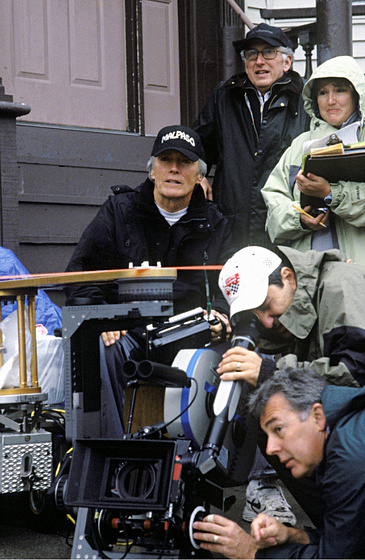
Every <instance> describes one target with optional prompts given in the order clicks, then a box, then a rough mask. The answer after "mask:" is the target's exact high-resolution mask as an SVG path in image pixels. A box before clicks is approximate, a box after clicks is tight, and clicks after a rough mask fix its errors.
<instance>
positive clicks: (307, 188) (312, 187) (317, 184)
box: [296, 170, 331, 198]
mask: <svg viewBox="0 0 365 560" xmlns="http://www.w3.org/2000/svg"><path fill="white" fill-rule="evenodd" d="M296 182H297V185H298V189H299V190H300V192H302V193H303V194H307V195H309V196H318V198H325V197H326V196H327V195H329V194H330V192H331V186H330V184H329V182H328V181H326V179H323V177H318V175H313V173H308V175H307V176H305V175H304V174H303V171H302V170H300V171H299V172H298V174H297V176H296Z"/></svg>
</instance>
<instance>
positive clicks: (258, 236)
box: [192, 70, 309, 248]
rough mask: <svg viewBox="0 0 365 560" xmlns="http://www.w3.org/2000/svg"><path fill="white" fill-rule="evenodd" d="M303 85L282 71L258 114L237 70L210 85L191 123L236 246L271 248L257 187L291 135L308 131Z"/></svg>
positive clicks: (256, 104)
mask: <svg viewBox="0 0 365 560" xmlns="http://www.w3.org/2000/svg"><path fill="white" fill-rule="evenodd" d="M302 88H303V80H302V78H301V77H300V76H299V74H298V73H297V72H294V71H293V70H289V71H288V72H286V73H285V74H284V76H282V77H281V78H280V79H279V80H277V81H276V82H275V83H274V85H273V86H272V89H271V95H270V98H269V100H268V101H267V102H266V103H265V106H264V110H263V114H262V116H261V118H260V107H259V101H258V98H257V90H256V88H255V87H254V86H253V85H252V83H251V82H250V80H249V79H248V77H247V74H246V73H241V74H237V75H235V76H232V77H231V78H230V79H229V80H228V81H227V82H225V83H224V84H220V85H219V86H218V87H217V88H216V89H215V90H214V92H213V94H212V95H211V97H210V98H209V100H208V102H207V104H206V105H205V107H204V108H203V109H202V111H201V113H200V114H199V116H198V118H197V120H196V121H195V123H194V124H193V126H192V128H194V129H195V130H196V131H197V132H198V133H199V135H200V137H201V139H202V143H203V146H204V149H205V153H206V159H207V163H208V167H209V168H210V167H211V166H212V165H216V171H215V176H214V181H213V197H214V201H215V202H216V203H217V204H218V206H219V208H220V209H221V210H222V212H223V214H224V215H225V216H226V217H227V218H228V219H229V221H230V223H231V226H232V231H233V235H234V239H235V244H236V245H237V246H238V247H244V246H246V245H263V246H265V247H268V248H271V247H272V244H271V242H270V240H269V237H268V235H267V234H266V233H265V220H266V206H265V202H264V200H263V198H262V195H261V189H262V187H263V186H264V184H265V182H266V179H267V178H268V176H269V174H270V172H271V171H272V169H273V168H274V167H275V165H276V164H277V162H278V161H279V159H280V156H281V155H282V153H283V152H284V151H285V150H286V148H287V147H288V146H290V144H291V142H292V140H293V139H294V138H295V137H296V136H298V135H299V134H300V133H301V132H304V131H305V130H308V127H309V118H308V115H307V113H306V112H305V111H304V109H303V100H302V96H301V91H302Z"/></svg>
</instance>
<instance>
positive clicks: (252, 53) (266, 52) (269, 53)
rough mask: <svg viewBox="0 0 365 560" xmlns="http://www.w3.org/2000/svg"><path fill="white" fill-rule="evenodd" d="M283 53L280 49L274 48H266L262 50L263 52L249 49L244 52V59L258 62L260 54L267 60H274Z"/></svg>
mask: <svg viewBox="0 0 365 560" xmlns="http://www.w3.org/2000/svg"><path fill="white" fill-rule="evenodd" d="M279 52H281V51H280V50H279V49H275V48H274V47H266V48H265V49H262V51H258V50H257V49H247V50H246V51H243V52H242V54H243V57H244V58H245V59H246V60H257V57H258V56H259V54H262V56H263V57H264V59H265V60H273V59H274V58H276V57H277V55H278V53H279Z"/></svg>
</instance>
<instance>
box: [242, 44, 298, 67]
mask: <svg viewBox="0 0 365 560" xmlns="http://www.w3.org/2000/svg"><path fill="white" fill-rule="evenodd" d="M274 48H277V49H279V52H281V54H282V55H283V61H284V62H285V61H286V60H287V58H288V56H291V62H292V64H293V62H294V51H293V49H291V48H290V47H282V46H280V47H274ZM246 50H248V49H246ZM240 55H241V58H242V60H243V62H246V59H245V51H244V50H243V51H241V52H240Z"/></svg>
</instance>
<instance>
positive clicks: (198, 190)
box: [136, 179, 223, 227]
mask: <svg viewBox="0 0 365 560" xmlns="http://www.w3.org/2000/svg"><path fill="white" fill-rule="evenodd" d="M153 190H154V183H153V181H151V180H150V179H146V181H145V182H144V183H142V184H141V185H139V187H137V189H136V191H137V192H138V194H137V204H138V205H141V206H143V208H144V210H145V211H147V212H151V213H153V214H155V213H156V212H157V213H158V214H159V215H160V216H161V214H160V213H159V212H158V210H157V208H156V205H155V200H154V197H153ZM210 204H211V203H210V202H208V201H207V200H206V198H205V196H204V191H203V189H202V187H201V186H200V185H199V184H197V185H195V187H194V191H193V194H192V197H191V199H190V204H189V207H188V211H187V213H186V214H185V216H183V217H182V218H181V220H180V221H181V222H188V221H190V220H205V221H206V222H207V223H208V221H209V223H211V225H212V226H213V227H214V226H215V224H216V223H217V222H218V221H219V220H220V219H221V218H223V216H221V215H220V214H219V215H218V217H217V218H216V219H213V220H212V218H213V215H212V214H211V213H209V205H210ZM212 221H213V222H214V223H212ZM208 227H210V225H209V226H208Z"/></svg>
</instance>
